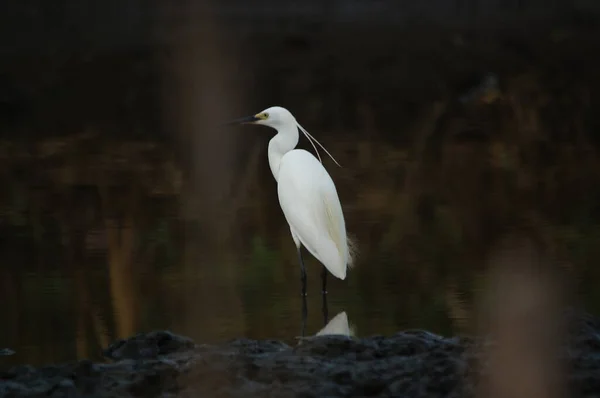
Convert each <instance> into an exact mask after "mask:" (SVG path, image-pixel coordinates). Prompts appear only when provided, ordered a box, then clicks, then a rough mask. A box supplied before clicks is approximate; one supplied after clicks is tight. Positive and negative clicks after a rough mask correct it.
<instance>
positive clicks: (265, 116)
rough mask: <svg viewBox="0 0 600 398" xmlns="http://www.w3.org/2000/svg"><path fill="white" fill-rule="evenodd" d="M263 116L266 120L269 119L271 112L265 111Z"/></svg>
mask: <svg viewBox="0 0 600 398" xmlns="http://www.w3.org/2000/svg"><path fill="white" fill-rule="evenodd" d="M262 116H263V119H264V120H267V119H268V118H269V114H268V113H267V112H265V113H263V114H262Z"/></svg>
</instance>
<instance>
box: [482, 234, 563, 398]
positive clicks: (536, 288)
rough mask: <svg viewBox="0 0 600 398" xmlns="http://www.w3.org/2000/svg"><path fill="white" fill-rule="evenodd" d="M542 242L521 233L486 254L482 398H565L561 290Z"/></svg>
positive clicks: (500, 243)
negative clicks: (489, 339) (485, 337)
mask: <svg viewBox="0 0 600 398" xmlns="http://www.w3.org/2000/svg"><path fill="white" fill-rule="evenodd" d="M547 253H548V251H547V250H546V249H545V248H544V244H543V243H542V242H541V241H539V240H537V239H535V237H532V236H531V235H529V234H524V233H522V232H519V233H516V234H511V235H508V236H507V237H505V238H503V239H501V240H500V241H499V242H498V243H497V244H496V245H495V246H494V247H493V248H492V250H491V251H490V254H489V256H490V257H489V269H488V286H487V290H486V292H485V296H484V297H483V300H482V301H481V303H482V305H481V307H480V308H479V314H478V319H479V326H480V331H481V333H482V335H485V336H489V337H490V338H491V340H492V341H493V344H486V345H485V346H484V348H483V352H481V358H482V366H483V367H482V370H483V372H482V375H481V377H482V379H481V383H480V384H479V391H478V394H477V395H479V396H482V397H514V398H519V397H523V398H525V397H527V398H533V397H539V398H542V397H544V398H559V397H562V396H564V391H563V387H564V386H563V374H564V370H563V365H564V364H562V363H561V362H560V359H559V358H560V348H561V343H562V341H563V337H564V336H563V333H564V325H563V324H562V321H563V319H562V310H563V309H564V304H565V303H564V299H565V296H564V286H563V285H562V284H561V282H562V280H561V279H560V278H559V277H558V267H556V266H555V265H556V263H555V262H554V259H552V258H551V257H550V255H548V254H547Z"/></svg>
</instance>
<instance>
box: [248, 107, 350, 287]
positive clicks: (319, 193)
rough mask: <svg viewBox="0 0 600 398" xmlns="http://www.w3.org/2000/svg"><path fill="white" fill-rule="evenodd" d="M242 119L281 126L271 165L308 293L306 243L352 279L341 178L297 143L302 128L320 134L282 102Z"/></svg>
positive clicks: (333, 268)
mask: <svg viewBox="0 0 600 398" xmlns="http://www.w3.org/2000/svg"><path fill="white" fill-rule="evenodd" d="M241 122H245V123H256V124H264V125H267V126H269V127H272V128H274V129H275V130H277V134H276V135H275V137H273V138H272V139H271V140H270V141H269V149H268V156H269V166H270V168H271V172H272V173H273V177H274V178H275V181H276V182H277V193H278V196H279V204H280V205H281V209H282V210H283V214H284V216H285V219H286V221H287V222H288V224H289V226H290V231H291V234H292V238H293V240H294V243H295V244H296V247H297V249H298V255H299V259H300V265H301V278H302V293H303V294H304V295H305V294H306V271H305V268H304V262H303V260H302V254H301V251H300V249H301V247H302V246H304V247H305V248H306V249H307V250H308V251H309V252H310V253H311V254H312V255H313V256H314V257H316V258H317V259H318V260H319V261H320V262H321V263H322V264H323V265H324V266H325V268H326V269H327V270H328V271H329V272H331V273H332V274H333V275H334V276H335V277H337V278H339V279H342V280H343V279H346V271H347V269H348V267H349V266H351V265H352V255H351V250H350V242H349V239H348V237H347V236H346V224H345V220H344V214H343V212H342V206H341V204H340V200H339V198H338V194H337V190H336V188H335V184H334V183H333V180H332V179H331V177H330V176H329V174H328V173H327V170H325V167H323V165H322V164H321V162H320V161H319V160H317V158H315V157H314V156H313V155H312V154H311V153H310V152H308V151H305V150H303V149H295V148H296V145H297V144H298V139H299V131H298V130H299V129H301V130H302V132H303V133H304V134H305V135H306V136H307V138H308V139H309V140H311V139H313V140H314V138H312V136H310V135H309V134H308V133H307V132H306V130H304V129H302V127H301V126H300V125H299V124H298V123H297V122H296V119H295V118H294V116H293V115H292V114H291V113H290V112H289V111H288V110H287V109H285V108H281V107H271V108H268V109H266V110H264V111H263V112H261V113H259V114H257V115H254V116H251V117H249V118H245V119H243V120H241ZM315 141H316V140H315ZM311 143H312V141H311ZM317 143H318V142H317ZM319 145H320V144H319ZM313 146H314V144H313ZM315 149H316V147H315ZM323 271H324V272H323V274H322V277H323V293H326V272H325V270H323Z"/></svg>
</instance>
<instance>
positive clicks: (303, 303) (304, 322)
mask: <svg viewBox="0 0 600 398" xmlns="http://www.w3.org/2000/svg"><path fill="white" fill-rule="evenodd" d="M307 313H308V311H307V309H306V295H304V296H302V332H301V336H302V337H304V335H305V333H306V315H307Z"/></svg>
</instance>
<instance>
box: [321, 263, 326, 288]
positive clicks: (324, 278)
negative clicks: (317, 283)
mask: <svg viewBox="0 0 600 398" xmlns="http://www.w3.org/2000/svg"><path fill="white" fill-rule="evenodd" d="M321 281H322V282H323V290H321V293H323V295H326V294H327V268H325V266H324V265H323V269H321Z"/></svg>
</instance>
